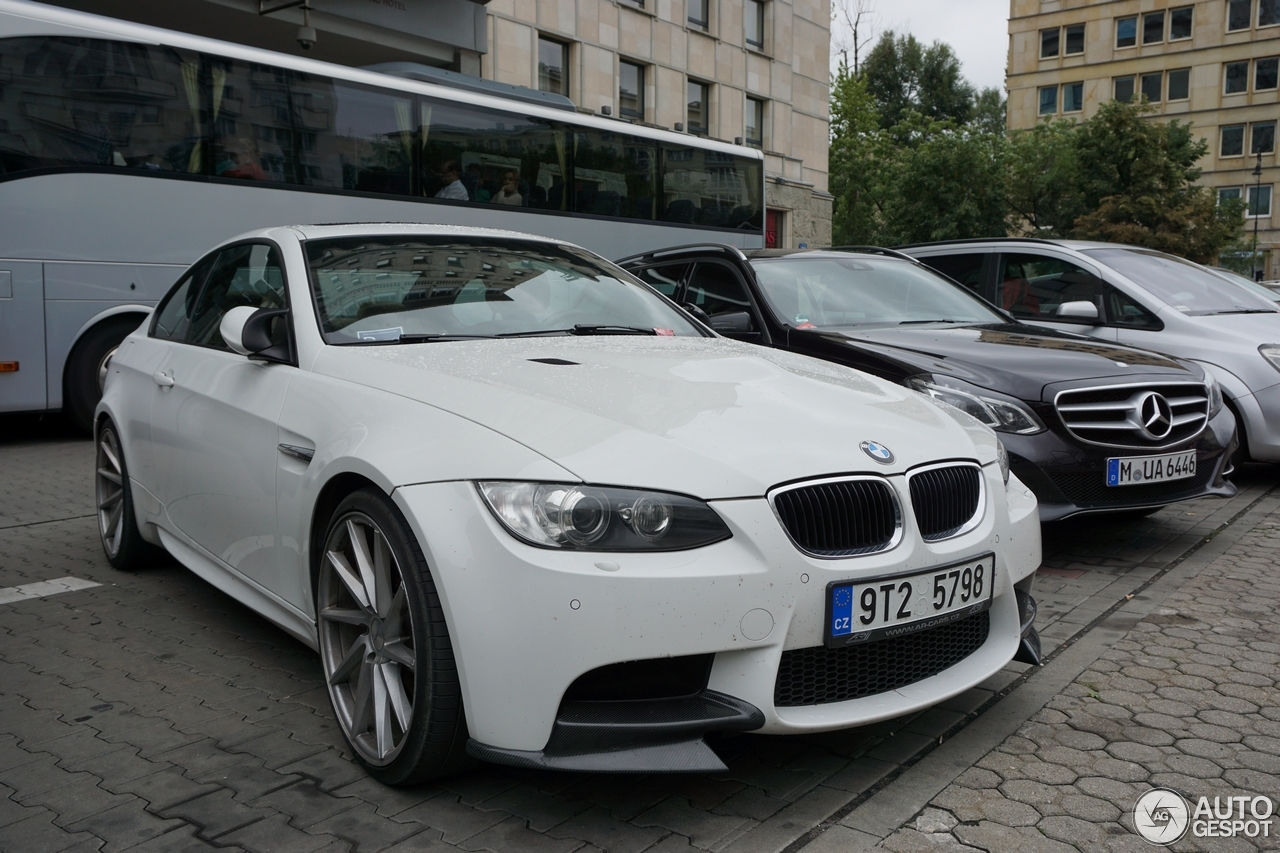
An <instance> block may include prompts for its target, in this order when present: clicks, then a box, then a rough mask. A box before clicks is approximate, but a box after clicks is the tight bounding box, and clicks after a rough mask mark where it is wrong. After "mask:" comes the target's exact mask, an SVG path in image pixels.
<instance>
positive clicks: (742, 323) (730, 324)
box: [710, 311, 755, 337]
mask: <svg viewBox="0 0 1280 853" xmlns="http://www.w3.org/2000/svg"><path fill="white" fill-rule="evenodd" d="M710 326H711V328H712V330H713V331H716V332H719V333H720V334H722V335H728V336H729V337H734V336H735V335H749V334H751V333H752V332H754V331H755V327H754V325H753V324H752V322H751V315H750V314H749V313H747V312H746V311H729V312H727V313H724V314H716V315H714V316H712V318H711V323H710Z"/></svg>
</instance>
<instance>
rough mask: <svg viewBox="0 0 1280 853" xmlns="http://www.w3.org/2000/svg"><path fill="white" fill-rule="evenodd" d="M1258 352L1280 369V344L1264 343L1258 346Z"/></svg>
mask: <svg viewBox="0 0 1280 853" xmlns="http://www.w3.org/2000/svg"><path fill="white" fill-rule="evenodd" d="M1258 352H1259V353H1261V354H1262V357H1263V358H1265V359H1266V360H1267V361H1268V362H1269V363H1270V364H1271V366H1272V367H1274V368H1275V369H1276V370H1280V344H1263V345H1262V346H1260V347H1258Z"/></svg>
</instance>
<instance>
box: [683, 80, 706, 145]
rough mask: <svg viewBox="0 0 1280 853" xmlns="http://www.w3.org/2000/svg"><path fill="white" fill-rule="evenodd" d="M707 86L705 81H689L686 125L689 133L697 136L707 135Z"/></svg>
mask: <svg viewBox="0 0 1280 853" xmlns="http://www.w3.org/2000/svg"><path fill="white" fill-rule="evenodd" d="M709 88H710V87H709V86H707V84H706V83H699V82H697V81H695V80H690V81H689V88H688V104H687V105H686V110H687V115H688V118H687V120H686V127H687V128H688V131H689V132H690V133H693V134H696V135H698V136H706V135H707V114H708V112H709V110H708V106H709V104H708V103H707V91H708V89H709Z"/></svg>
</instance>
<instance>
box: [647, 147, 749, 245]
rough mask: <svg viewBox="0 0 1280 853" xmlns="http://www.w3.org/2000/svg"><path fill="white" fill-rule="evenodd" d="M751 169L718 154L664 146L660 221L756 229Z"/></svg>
mask: <svg viewBox="0 0 1280 853" xmlns="http://www.w3.org/2000/svg"><path fill="white" fill-rule="evenodd" d="M755 163H756V161H754V160H747V159H745V158H741V157H735V156H734V155H732V154H724V153H721V152H719V151H706V150H704V149H701V148H692V147H685V146H679V145H664V146H663V153H662V210H661V213H660V216H659V218H660V219H662V220H663V221H664V222H681V223H686V224H697V225H706V226H710V227H713V228H738V227H758V226H757V225H755V223H757V222H758V221H759V215H760V208H759V202H758V198H759V191H758V188H757V187H756V186H755V184H756V183H758V182H759V180H760V177H759V171H758V170H757V169H754V168H752V167H753V166H754V165H755Z"/></svg>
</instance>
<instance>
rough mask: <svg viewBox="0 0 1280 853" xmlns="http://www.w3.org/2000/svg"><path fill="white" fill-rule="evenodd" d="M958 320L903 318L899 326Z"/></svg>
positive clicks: (957, 321)
mask: <svg viewBox="0 0 1280 853" xmlns="http://www.w3.org/2000/svg"><path fill="white" fill-rule="evenodd" d="M959 322H960V321H959V320H903V321H902V322H901V323H899V324H898V325H899V326H916V325H919V324H921V323H959Z"/></svg>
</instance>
